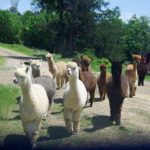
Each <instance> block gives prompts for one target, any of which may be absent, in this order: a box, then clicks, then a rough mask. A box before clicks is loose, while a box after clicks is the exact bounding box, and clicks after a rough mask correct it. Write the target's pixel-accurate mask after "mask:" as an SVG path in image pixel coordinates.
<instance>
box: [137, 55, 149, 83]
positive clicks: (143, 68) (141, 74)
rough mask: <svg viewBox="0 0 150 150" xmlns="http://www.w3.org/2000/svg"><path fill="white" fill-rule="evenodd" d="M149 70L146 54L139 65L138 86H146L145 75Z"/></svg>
mask: <svg viewBox="0 0 150 150" xmlns="http://www.w3.org/2000/svg"><path fill="white" fill-rule="evenodd" d="M147 72H148V68H147V64H146V58H145V57H144V56H142V57H141V60H140V63H139V64H138V65H137V74H138V86H140V85H142V86H144V79H145V75H146V74H147Z"/></svg>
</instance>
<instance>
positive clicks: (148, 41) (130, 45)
mask: <svg viewBox="0 0 150 150" xmlns="http://www.w3.org/2000/svg"><path fill="white" fill-rule="evenodd" d="M149 23H150V20H149V19H148V18H147V17H144V16H141V17H139V18H137V17H136V16H133V17H132V18H131V19H130V20H129V22H128V23H126V24H125V25H124V37H123V40H124V50H125V51H126V54H127V55H129V54H130V53H132V52H136V53H137V52H139V53H140V52H142V51H150V26H149Z"/></svg>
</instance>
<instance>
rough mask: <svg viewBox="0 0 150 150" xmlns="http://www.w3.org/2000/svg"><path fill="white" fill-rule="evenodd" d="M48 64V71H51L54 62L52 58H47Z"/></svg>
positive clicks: (53, 67) (53, 68)
mask: <svg viewBox="0 0 150 150" xmlns="http://www.w3.org/2000/svg"><path fill="white" fill-rule="evenodd" d="M48 65H49V70H50V72H53V71H54V70H55V62H54V59H53V58H51V60H48Z"/></svg>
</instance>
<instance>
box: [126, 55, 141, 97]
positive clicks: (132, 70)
mask: <svg viewBox="0 0 150 150" xmlns="http://www.w3.org/2000/svg"><path fill="white" fill-rule="evenodd" d="M132 59H133V64H129V65H127V67H126V70H125V76H126V78H127V81H128V85H129V97H132V96H135V92H136V85H135V82H136V80H137V63H138V62H139V61H140V59H141V56H140V55H134V54H133V55H132Z"/></svg>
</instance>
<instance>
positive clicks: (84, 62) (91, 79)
mask: <svg viewBox="0 0 150 150" xmlns="http://www.w3.org/2000/svg"><path fill="white" fill-rule="evenodd" d="M80 65H81V70H80V75H79V79H80V80H81V81H82V82H83V83H84V85H85V87H86V90H87V91H88V92H89V94H90V99H89V101H90V107H92V105H93V102H94V98H95V89H96V77H95V76H94V74H93V73H92V72H91V71H89V59H88V58H85V57H84V58H82V59H81V61H80Z"/></svg>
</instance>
